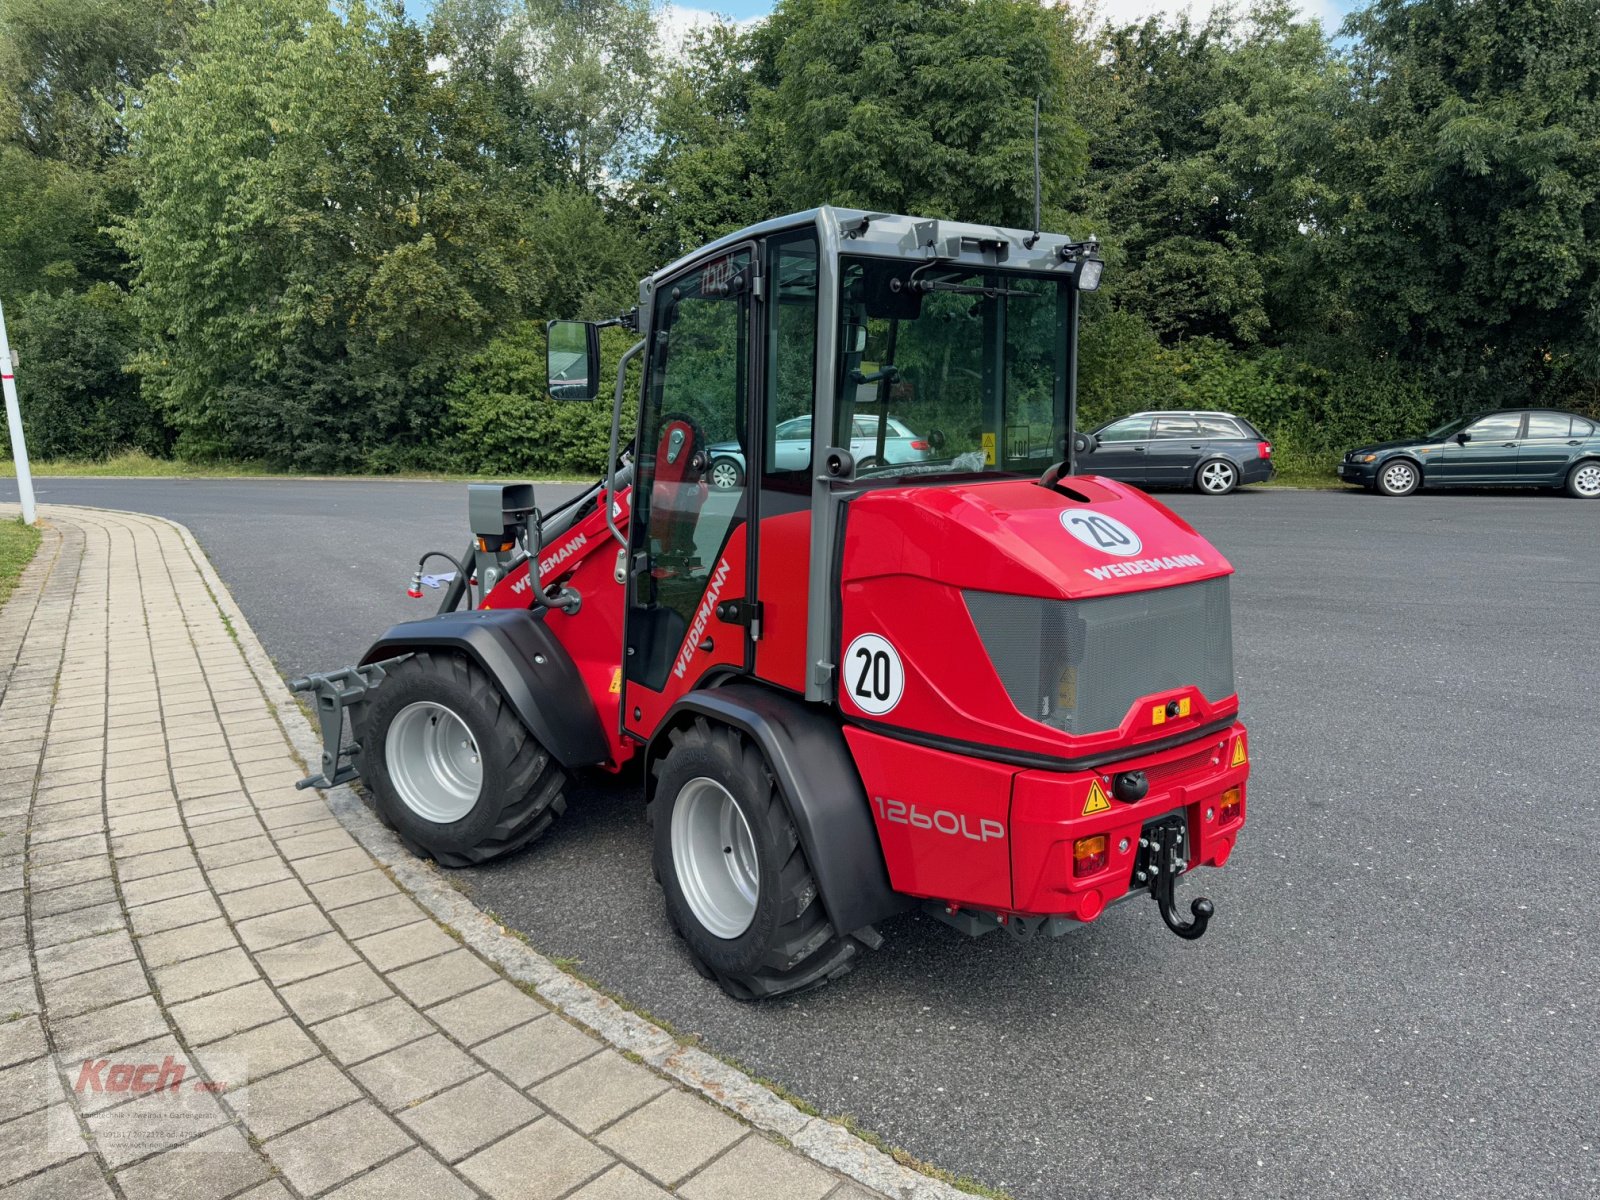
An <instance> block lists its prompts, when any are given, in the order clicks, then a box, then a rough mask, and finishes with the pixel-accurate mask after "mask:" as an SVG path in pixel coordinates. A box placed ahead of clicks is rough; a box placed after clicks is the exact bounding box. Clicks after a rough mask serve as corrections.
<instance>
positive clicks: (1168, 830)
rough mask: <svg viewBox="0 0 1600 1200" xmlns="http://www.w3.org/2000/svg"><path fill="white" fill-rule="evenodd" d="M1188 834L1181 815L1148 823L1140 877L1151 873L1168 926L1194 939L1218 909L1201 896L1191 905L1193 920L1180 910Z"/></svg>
mask: <svg viewBox="0 0 1600 1200" xmlns="http://www.w3.org/2000/svg"><path fill="white" fill-rule="evenodd" d="M1187 834H1188V830H1187V828H1186V826H1185V825H1184V823H1183V819H1182V818H1181V817H1177V818H1172V819H1168V820H1164V821H1161V822H1159V823H1157V824H1155V825H1153V826H1148V827H1146V830H1145V836H1144V837H1141V838H1140V839H1139V848H1140V860H1139V863H1138V868H1139V870H1138V878H1139V880H1140V881H1143V880H1144V879H1145V877H1146V876H1147V875H1148V876H1149V879H1150V894H1151V895H1152V896H1154V897H1155V901H1156V907H1157V908H1158V909H1160V910H1161V919H1162V920H1163V921H1164V922H1166V926H1167V928H1168V929H1170V930H1172V932H1173V933H1175V934H1177V935H1178V936H1179V937H1181V938H1184V939H1185V940H1187V941H1191V942H1192V941H1194V940H1195V939H1196V938H1197V937H1200V936H1201V935H1202V934H1204V933H1205V931H1206V926H1207V925H1209V924H1210V923H1211V918H1212V917H1214V916H1215V915H1216V912H1217V910H1216V906H1215V905H1213V904H1212V903H1211V901H1210V900H1208V899H1206V898H1205V897H1204V896H1201V897H1200V898H1199V899H1197V900H1195V901H1194V902H1193V903H1192V904H1190V905H1189V914H1190V917H1191V918H1192V919H1191V920H1185V919H1184V918H1183V917H1182V916H1180V915H1179V914H1178V897H1177V889H1178V876H1179V875H1181V874H1183V871H1184V868H1185V867H1186V866H1187V864H1186V863H1185V862H1184V851H1185V849H1186V848H1187V847H1186V842H1187V841H1188V837H1187Z"/></svg>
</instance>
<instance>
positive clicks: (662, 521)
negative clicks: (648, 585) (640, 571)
mask: <svg viewBox="0 0 1600 1200" xmlns="http://www.w3.org/2000/svg"><path fill="white" fill-rule="evenodd" d="M708 465H709V456H708V455H707V454H706V450H705V438H704V437H703V436H702V435H701V433H700V427H699V426H698V425H697V424H695V421H694V418H692V417H687V416H684V415H683V414H681V413H668V414H666V415H665V416H664V417H663V419H662V422H661V437H660V439H659V441H658V442H657V444H656V478H655V484H654V485H653V486H652V488H651V490H650V540H651V542H652V543H653V544H654V545H655V547H656V553H655V556H654V557H655V559H656V562H657V563H658V564H659V567H658V575H659V574H660V573H661V572H662V571H669V572H671V573H672V574H674V575H679V574H684V573H687V571H688V570H689V568H690V567H692V566H695V565H696V562H695V552H694V550H695V546H694V531H695V526H696V525H697V524H698V523H699V520H700V509H701V508H702V507H703V506H704V505H705V502H706V496H707V495H708V494H709V492H710V487H709V485H708V484H707V483H706V467H707V466H708Z"/></svg>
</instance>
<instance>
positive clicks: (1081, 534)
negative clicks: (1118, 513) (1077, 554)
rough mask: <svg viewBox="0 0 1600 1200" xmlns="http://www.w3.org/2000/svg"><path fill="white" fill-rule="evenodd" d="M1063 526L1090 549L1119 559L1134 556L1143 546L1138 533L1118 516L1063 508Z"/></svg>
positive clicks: (1083, 509)
mask: <svg viewBox="0 0 1600 1200" xmlns="http://www.w3.org/2000/svg"><path fill="white" fill-rule="evenodd" d="M1061 527H1062V528H1063V529H1065V530H1066V531H1067V532H1068V533H1070V534H1071V535H1072V536H1073V537H1075V538H1077V539H1078V540H1079V541H1080V542H1082V543H1083V544H1084V545H1085V546H1088V547H1089V549H1091V550H1099V551H1100V552H1101V553H1103V554H1114V555H1116V556H1117V557H1118V558H1132V557H1133V556H1134V555H1135V554H1137V553H1139V551H1141V550H1143V549H1144V543H1143V542H1141V541H1140V540H1139V535H1138V534H1137V533H1135V532H1134V531H1133V530H1131V529H1129V528H1128V527H1127V526H1126V525H1124V524H1123V523H1122V522H1121V521H1119V520H1117V519H1116V518H1115V517H1108V516H1106V515H1105V513H1099V512H1094V511H1093V510H1091V509H1085V508H1068V509H1063V510H1062V512H1061Z"/></svg>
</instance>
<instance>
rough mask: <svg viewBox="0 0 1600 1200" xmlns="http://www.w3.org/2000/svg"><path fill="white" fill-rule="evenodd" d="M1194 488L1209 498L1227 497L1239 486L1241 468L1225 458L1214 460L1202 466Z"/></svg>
mask: <svg viewBox="0 0 1600 1200" xmlns="http://www.w3.org/2000/svg"><path fill="white" fill-rule="evenodd" d="M1194 486H1195V487H1196V488H1198V489H1199V490H1200V491H1201V492H1203V493H1205V494H1206V495H1207V496H1226V495H1227V494H1228V493H1229V492H1231V491H1233V489H1234V488H1236V487H1238V486H1239V468H1238V467H1236V466H1234V465H1233V464H1232V463H1231V462H1229V461H1228V460H1227V459H1225V458H1213V459H1211V460H1210V461H1208V462H1203V463H1201V464H1200V469H1199V470H1198V471H1196V472H1195V473H1194Z"/></svg>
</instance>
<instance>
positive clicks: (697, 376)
mask: <svg viewBox="0 0 1600 1200" xmlns="http://www.w3.org/2000/svg"><path fill="white" fill-rule="evenodd" d="M1096 250H1097V247H1096V246H1095V244H1094V243H1093V242H1092V241H1090V242H1077V241H1072V240H1069V239H1067V238H1064V237H1060V236H1055V235H1051V234H1039V233H1030V232H1027V231H1020V230H1012V229H1001V228H993V227H987V226H977V225H970V224H960V223H954V222H949V221H937V220H920V219H916V218H912V217H905V216H892V215H887V214H882V213H868V212H859V211H845V210H838V209H830V208H822V209H818V210H816V211H813V212H807V213H801V214H798V215H794V216H789V217H783V218H780V219H778V220H773V221H769V222H766V223H765V224H761V225H757V226H754V227H752V228H749V229H746V230H743V231H742V232H740V233H736V234H733V235H731V236H729V237H725V238H723V239H721V240H719V241H717V242H715V243H713V244H711V245H708V246H706V247H705V248H704V249H701V250H698V251H696V252H695V253H693V254H691V255H688V256H686V257H685V258H683V259H682V260H680V261H679V262H676V263H674V264H672V265H671V266H669V267H666V268H664V269H663V270H661V271H658V272H657V273H655V274H654V275H652V276H650V277H649V278H648V279H646V280H644V281H643V282H642V283H641V285H640V289H639V306H638V308H637V309H636V310H635V311H633V312H631V313H629V314H628V315H627V316H624V317H620V318H616V319H614V320H612V321H610V322H601V323H582V322H571V321H559V322H552V323H551V325H550V327H549V371H550V391H551V395H552V396H553V397H555V398H558V399H573V400H584V399H592V398H593V397H594V396H595V395H596V392H597V383H598V379H599V375H600V355H599V337H598V333H597V329H598V328H599V325H600V324H620V325H625V326H627V327H628V328H630V329H634V330H636V331H637V333H638V338H639V340H638V342H637V343H636V344H635V345H634V346H633V347H632V348H631V349H630V350H628V351H627V353H626V354H625V355H624V356H623V361H622V363H621V365H620V366H619V368H618V378H617V383H616V391H615V408H614V411H613V414H612V445H611V453H610V456H609V459H608V461H609V462H610V463H612V464H613V469H612V471H611V473H610V474H609V475H608V476H607V478H605V479H604V480H602V481H600V482H599V483H597V484H596V485H595V486H594V487H592V488H591V489H589V491H587V492H586V493H584V494H583V495H581V496H580V497H578V498H577V499H576V500H573V501H571V502H570V503H567V504H565V505H563V506H561V507H559V508H556V509H553V510H551V511H548V512H544V511H540V510H539V509H538V508H537V507H536V505H535V503H534V497H533V489H532V487H531V486H530V485H525V484H524V485H516V486H512V487H499V486H482V485H478V486H474V487H472V488H471V489H470V495H469V505H468V507H469V517H470V519H471V524H472V542H471V544H470V546H469V548H468V550H467V551H466V553H465V554H464V555H462V556H460V557H459V558H456V557H453V556H450V555H439V556H438V557H439V558H440V559H448V560H450V563H451V565H452V566H453V567H454V570H452V571H450V572H447V573H446V574H445V575H444V576H443V577H439V576H434V577H430V578H429V579H428V580H427V582H430V583H433V584H435V585H440V584H444V583H447V584H448V586H445V587H444V588H443V596H442V602H441V605H440V611H439V612H438V613H437V614H436V615H434V616H432V617H429V618H427V619H424V620H418V621H411V622H407V623H405V624H401V625H397V626H395V627H394V628H392V629H390V630H389V631H388V632H387V633H385V634H384V635H383V636H382V637H380V638H379V639H378V640H377V641H376V642H375V643H374V644H373V646H372V648H371V649H370V650H369V651H368V652H367V653H366V655H365V656H364V658H363V659H362V661H361V663H360V664H358V665H356V666H353V667H349V668H346V669H344V670H342V671H335V672H330V673H327V674H321V675H313V676H309V677H307V678H305V679H302V680H297V681H295V683H294V685H293V686H295V687H296V688H297V690H303V691H308V692H311V693H312V694H313V696H314V698H315V702H316V705H317V707H318V711H319V714H320V717H321V722H322V726H323V737H324V755H323V761H322V764H321V770H320V771H319V773H318V774H317V775H315V776H314V777H313V778H311V779H308V780H306V781H304V783H303V784H302V786H322V787H325V786H331V785H334V784H338V783H342V782H344V781H346V780H348V779H351V778H353V777H355V776H356V775H360V776H361V777H363V778H364V780H365V782H366V786H367V788H368V790H369V791H370V793H371V796H372V799H373V801H374V803H375V805H376V808H377V811H378V812H379V814H380V815H381V816H382V817H383V819H384V820H385V821H386V822H387V823H388V824H389V825H390V826H392V827H393V829H394V830H395V831H396V833H398V835H399V836H400V838H401V839H402V840H403V841H404V842H405V844H406V845H407V846H408V847H410V848H412V849H413V850H414V851H415V852H416V853H418V854H421V855H428V856H431V857H433V858H434V859H436V860H437V861H438V862H439V863H440V864H441V865H443V866H462V865H467V864H472V863H478V862H483V861H485V860H488V859H490V858H493V857H495V856H497V855H501V854H506V853H508V852H511V851H513V850H517V849H519V848H521V847H523V846H525V845H527V844H528V843H529V842H531V841H532V840H533V839H535V838H537V837H538V836H539V835H540V834H541V833H543V832H544V831H545V830H546V829H547V828H548V827H549V826H550V824H551V823H552V822H553V821H554V820H555V819H556V818H557V817H559V816H560V814H561V812H562V810H563V808H564V807H565V799H564V795H563V792H564V788H565V785H566V783H567V781H568V779H569V778H571V776H572V775H573V773H575V772H580V771H587V770H597V771H607V772H618V771H621V770H622V769H623V768H624V767H626V766H627V765H628V764H630V763H633V762H635V761H638V762H640V763H641V764H642V767H643V771H642V779H643V791H644V800H645V802H646V804H647V805H648V813H649V816H650V818H651V820H652V822H653V830H654V864H653V865H654V869H655V872H656V875H657V877H658V878H659V880H660V883H661V889H662V892H663V899H664V901H665V905H666V911H667V916H668V918H669V919H670V921H671V923H672V925H673V927H674V928H675V929H676V930H677V931H678V932H679V933H680V934H681V935H682V938H683V941H684V944H685V946H686V947H687V949H688V952H689V954H690V955H691V957H692V959H693V961H694V964H695V965H696V967H697V968H698V969H699V970H700V971H701V972H702V973H703V974H705V975H706V976H708V977H710V978H713V979H715V980H716V981H717V982H718V983H719V984H720V985H721V986H722V988H723V989H724V990H726V991H727V992H728V993H729V994H731V995H733V996H735V997H737V998H740V999H756V998H761V997H769V996H776V995H781V994H785V993H789V992H794V991H797V990H799V989H802V988H805V987H809V986H812V985H815V984H818V983H821V982H824V981H826V980H830V979H834V978H837V977H838V976H839V975H840V974H842V973H843V972H845V971H847V970H848V969H849V968H850V966H851V965H852V961H853V960H854V958H855V957H856V956H857V955H858V954H859V953H861V951H862V950H863V948H872V947H875V946H876V945H878V944H879V943H880V937H879V934H878V933H877V932H876V930H875V925H876V924H877V923H879V922H881V921H883V920H884V919H885V918H887V917H889V916H891V915H893V914H895V913H898V912H901V911H903V910H905V909H908V908H910V907H912V906H917V905H920V906H923V907H925V908H926V909H927V911H929V912H931V913H933V914H935V915H937V916H938V917H939V918H940V919H942V920H944V921H947V922H948V923H950V924H951V925H953V926H955V927H956V928H957V929H960V930H962V931H964V932H966V933H969V934H973V935H977V934H983V933H986V932H989V931H992V930H995V929H1005V930H1008V931H1009V932H1011V933H1012V934H1014V935H1016V936H1019V937H1021V936H1032V935H1036V934H1045V935H1055V934H1060V933H1063V932H1066V931H1067V930H1069V929H1071V928H1074V927H1077V926H1078V925H1079V924H1080V923H1082V922H1087V921H1092V920H1094V919H1095V918H1096V917H1098V916H1099V915H1100V914H1101V913H1102V912H1103V911H1104V910H1105V908H1106V906H1107V905H1109V904H1113V903H1116V902H1118V901H1121V900H1124V899H1127V898H1129V897H1132V896H1140V895H1145V896H1152V897H1153V898H1154V899H1155V901H1156V904H1157V907H1158V909H1159V912H1160V915H1161V917H1162V919H1163V920H1164V922H1165V923H1166V924H1167V925H1168V926H1169V927H1170V928H1171V929H1172V930H1173V931H1174V932H1176V933H1178V934H1179V935H1180V936H1182V937H1185V938H1197V937H1199V936H1200V935H1201V934H1202V933H1203V932H1204V930H1205V928H1206V924H1207V922H1208V920H1209V919H1210V917H1211V915H1212V906H1211V904H1210V902H1209V901H1208V900H1205V899H1196V900H1194V901H1193V903H1192V904H1191V905H1190V907H1189V912H1188V913H1187V914H1184V913H1181V912H1180V911H1179V907H1178V902H1177V900H1176V896H1175V884H1176V882H1177V878H1178V876H1179V875H1181V874H1184V873H1185V872H1187V871H1191V870H1193V869H1194V868H1195V867H1198V866H1202V865H1204V866H1221V865H1222V864H1223V863H1225V862H1226V861H1227V859H1228V856H1229V855H1230V854H1231V853H1232V851H1233V847H1234V843H1235V842H1236V840H1237V839H1238V837H1239V831H1240V828H1241V826H1242V824H1243V822H1244V817H1245V787H1246V777H1247V775H1248V773H1249V752H1248V749H1247V744H1246V738H1245V730H1244V727H1243V725H1241V724H1240V723H1239V721H1238V711H1239V700H1238V696H1237V694H1236V692H1235V687H1234V679H1233V654H1232V633H1231V625H1230V617H1229V600H1228V577H1229V576H1230V575H1231V573H1232V568H1231V567H1230V565H1229V564H1228V562H1227V561H1226V560H1225V559H1224V558H1223V557H1222V555H1220V554H1218V553H1217V551H1216V550H1215V549H1214V548H1213V547H1212V546H1210V545H1209V544H1208V543H1207V542H1206V541H1205V540H1204V539H1203V538H1201V537H1200V536H1199V535H1198V534H1197V533H1196V532H1195V531H1194V530H1193V529H1192V528H1190V527H1189V526H1188V525H1187V524H1185V523H1184V522H1183V521H1182V520H1180V519H1179V518H1177V517H1176V516H1174V515H1173V514H1172V513H1171V512H1169V511H1168V510H1167V509H1166V508H1165V507H1163V506H1162V505H1160V504H1158V503H1156V502H1155V501H1153V500H1151V499H1149V498H1148V497H1146V496H1145V495H1143V494H1142V493H1140V492H1138V491H1135V490H1133V489H1132V488H1129V487H1126V486H1123V485H1120V484H1117V483H1113V482H1111V481H1108V480H1105V479H1100V478H1094V477H1078V476H1075V475H1074V474H1073V471H1072V462H1073V454H1074V451H1075V449H1081V448H1082V443H1081V442H1079V443H1078V444H1077V445H1076V446H1075V445H1074V440H1075V439H1074V432H1073V418H1074V413H1075V407H1076V393H1075V378H1076V366H1077V364H1076V356H1077V323H1078V309H1079V298H1080V295H1081V293H1083V292H1085V291H1091V290H1093V288H1094V287H1096V286H1097V285H1098V283H1099V278H1100V273H1101V270H1102V266H1103V264H1102V262H1101V260H1100V258H1099V257H1098V256H1097V253H1096ZM635 359H638V360H640V365H641V367H642V384H641V388H640V391H639V393H638V396H637V403H638V405H639V407H638V424H637V429H638V433H637V436H636V438H635V441H634V444H633V447H632V452H631V454H625V455H621V456H619V454H618V446H617V440H618V438H617V430H618V425H619V419H620V416H621V412H622V406H623V404H624V402H625V400H626V394H625V389H624V383H623V381H624V379H625V378H626V376H627V366H628V363H629V362H630V361H632V360H635ZM713 464H717V465H718V466H719V468H720V469H719V470H718V471H717V472H716V473H715V475H713ZM434 557H435V556H434V555H432V554H430V555H425V556H424V558H423V561H422V562H421V563H419V566H418V573H417V575H416V576H415V577H414V578H413V582H412V588H411V590H412V592H413V594H419V593H420V592H421V591H422V590H423V589H422V583H423V575H422V572H423V571H424V570H425V569H426V568H427V566H428V564H429V562H430V561H431V560H432V559H433V558H434ZM347 710H348V711H349V713H350V716H351V732H352V736H353V741H352V742H350V743H349V744H346V741H345V735H344V715H345V712H346V711H347Z"/></svg>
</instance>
